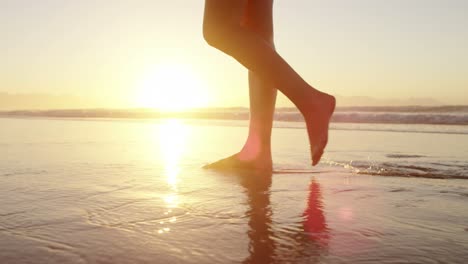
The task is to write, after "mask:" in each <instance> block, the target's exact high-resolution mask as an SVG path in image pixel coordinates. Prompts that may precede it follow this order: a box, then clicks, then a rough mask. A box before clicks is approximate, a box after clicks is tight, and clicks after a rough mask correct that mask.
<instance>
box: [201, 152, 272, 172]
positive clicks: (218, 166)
mask: <svg viewBox="0 0 468 264" xmlns="http://www.w3.org/2000/svg"><path fill="white" fill-rule="evenodd" d="M240 155H241V154H240V153H238V154H234V155H232V156H230V157H227V158H224V159H222V160H218V161H216V162H213V163H210V164H207V165H205V166H203V168H204V169H213V170H222V171H245V170H260V171H272V169H273V165H272V161H271V158H269V159H268V158H265V159H260V158H257V159H254V160H244V159H241V157H240Z"/></svg>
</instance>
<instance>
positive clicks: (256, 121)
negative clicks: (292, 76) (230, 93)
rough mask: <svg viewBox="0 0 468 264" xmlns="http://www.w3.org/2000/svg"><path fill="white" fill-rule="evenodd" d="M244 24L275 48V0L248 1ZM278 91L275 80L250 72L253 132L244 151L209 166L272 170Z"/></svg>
mask: <svg viewBox="0 0 468 264" xmlns="http://www.w3.org/2000/svg"><path fill="white" fill-rule="evenodd" d="M242 25H244V26H245V27H247V28H248V29H249V30H252V31H253V32H256V33H257V34H258V35H259V36H261V37H262V38H263V39H264V40H266V41H267V42H268V43H269V44H270V45H271V46H272V47H274V42H273V0H250V1H249V2H248V3H247V6H246V9H245V12H244V18H243V21H242ZM276 94H277V90H276V88H275V87H274V84H273V83H271V82H270V83H268V82H265V81H263V80H262V79H261V78H260V77H258V76H257V75H256V74H255V73H254V72H252V71H249V98H250V123H249V135H248V138H247V141H246V142H245V145H244V147H243V148H242V150H241V151H240V152H239V153H237V154H235V155H233V156H231V157H229V158H227V159H223V160H220V161H218V162H215V163H212V164H210V165H208V166H206V167H207V168H210V167H211V168H216V167H218V168H220V169H225V168H226V167H237V168H239V167H240V168H250V167H255V168H258V169H265V170H271V169H272V159H271V129H272V126H273V114H274V111H275V102H276Z"/></svg>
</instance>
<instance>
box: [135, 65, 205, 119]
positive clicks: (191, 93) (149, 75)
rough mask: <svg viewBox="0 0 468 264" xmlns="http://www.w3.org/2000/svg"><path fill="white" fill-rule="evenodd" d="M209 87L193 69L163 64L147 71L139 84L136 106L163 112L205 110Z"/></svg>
mask: <svg viewBox="0 0 468 264" xmlns="http://www.w3.org/2000/svg"><path fill="white" fill-rule="evenodd" d="M208 102H209V96H208V93H207V90H206V85H203V83H202V81H201V80H200V78H198V76H197V75H196V74H195V73H194V71H193V69H191V68H190V67H188V66H186V65H182V64H160V65H157V66H155V67H153V68H151V69H150V70H148V71H147V72H146V73H145V74H143V77H142V79H141V81H140V83H139V84H138V87H137V96H136V105H137V106H138V107H144V108H154V109H158V110H161V111H183V110H188V109H191V108H198V107H206V106H207V105H208Z"/></svg>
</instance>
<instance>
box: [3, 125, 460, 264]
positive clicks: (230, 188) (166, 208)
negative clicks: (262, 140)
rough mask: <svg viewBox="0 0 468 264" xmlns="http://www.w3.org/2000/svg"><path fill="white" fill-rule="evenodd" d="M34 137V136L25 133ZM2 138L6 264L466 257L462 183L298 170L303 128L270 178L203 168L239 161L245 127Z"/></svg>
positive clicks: (41, 128)
mask: <svg viewBox="0 0 468 264" xmlns="http://www.w3.org/2000/svg"><path fill="white" fill-rule="evenodd" d="M4 122H6V121H4ZM28 122H29V123H28ZM31 122H32V123H31ZM27 126H33V127H36V129H34V130H21V129H20V128H21V127H27ZM5 127H9V128H10V129H11V131H8V130H7V131H6V133H5V134H3V138H0V145H1V146H2V151H3V153H2V156H3V157H5V158H4V159H2V161H1V162H0V165H1V167H0V168H1V169H0V200H1V201H2V203H1V206H0V262H1V263H402V262H406V263H464V262H465V260H466V259H468V250H467V248H468V222H467V220H466V219H468V210H467V209H468V205H467V201H468V183H467V182H466V180H461V179H426V178H403V177H382V176H370V175H357V174H354V173H352V172H351V171H349V170H346V169H343V168H339V167H331V166H326V165H322V166H319V167H318V168H308V167H299V166H297V165H296V164H298V163H302V162H303V160H304V159H306V158H307V157H308V153H300V151H302V149H301V150H300V151H299V150H298V149H300V148H298V147H296V146H294V145H291V144H290V143H291V141H287V140H285V138H283V137H290V136H295V134H294V133H298V132H297V130H294V131H287V130H282V131H281V132H279V133H278V134H276V136H275V138H274V141H275V148H276V151H277V152H279V153H280V155H277V156H276V157H275V159H276V161H277V162H276V164H277V165H276V166H275V172H274V173H273V174H272V175H270V174H265V173H255V174H254V173H252V172H242V173H233V172H231V173H228V172H214V171H207V170H204V169H202V168H201V167H202V165H204V164H205V163H206V162H209V161H212V160H214V159H215V158H216V157H220V156H222V155H223V154H226V153H228V152H230V151H232V150H234V149H236V148H237V147H238V145H239V142H241V141H242V140H243V136H244V135H243V134H241V133H239V132H240V131H242V132H243V131H244V130H245V128H242V127H241V128H240V127H226V126H192V125H181V124H180V123H177V122H172V123H165V124H161V123H158V124H139V123H138V124H135V123H132V122H130V123H128V122H117V123H112V122H98V121H96V122H94V121H83V122H81V121H61V120H55V121H50V120H49V121H47V120H45V121H44V120H42V121H40V120H35V121H27V120H20V121H9V123H8V126H5ZM57 127H60V128H61V129H62V130H60V131H61V132H60V133H59V132H56V133H55V134H54V132H53V131H56V128H57ZM107 129H109V130H110V131H114V133H111V132H110V131H108V130H107ZM14 131H23V132H22V134H19V133H14ZM72 131H74V133H73V132H72ZM142 131H144V132H142ZM77 132H80V133H77ZM304 136H305V135H304ZM181 138H184V140H181ZM226 139H231V140H228V141H226ZM222 140H224V142H225V144H224V145H223V147H221V145H220V144H219V143H220V142H222ZM282 142H288V144H286V143H282ZM3 154H5V155H3Z"/></svg>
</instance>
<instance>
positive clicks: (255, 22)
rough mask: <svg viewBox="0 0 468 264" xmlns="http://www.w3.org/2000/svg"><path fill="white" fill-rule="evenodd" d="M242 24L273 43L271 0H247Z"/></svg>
mask: <svg viewBox="0 0 468 264" xmlns="http://www.w3.org/2000/svg"><path fill="white" fill-rule="evenodd" d="M242 24H243V25H244V26H246V27H248V28H249V29H250V30H252V31H255V32H256V33H258V34H259V35H261V36H262V37H263V38H265V39H267V40H268V41H270V42H273V0H248V1H247V3H246V5H245V10H244V17H243V19H242Z"/></svg>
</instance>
